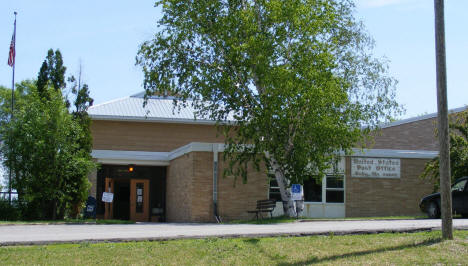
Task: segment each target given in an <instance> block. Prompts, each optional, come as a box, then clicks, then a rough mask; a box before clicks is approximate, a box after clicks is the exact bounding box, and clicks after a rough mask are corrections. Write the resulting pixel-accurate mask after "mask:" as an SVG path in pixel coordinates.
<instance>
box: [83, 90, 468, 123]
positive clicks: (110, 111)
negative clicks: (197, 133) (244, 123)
mask: <svg viewBox="0 0 468 266" xmlns="http://www.w3.org/2000/svg"><path fill="white" fill-rule="evenodd" d="M144 95H145V92H144V91H143V92H139V93H137V94H134V95H132V96H128V97H124V98H120V99H116V100H112V101H109V102H105V103H101V104H97V105H94V106H91V107H90V108H89V109H88V114H89V115H90V117H91V119H93V120H112V121H140V122H163V123H183V124H209V125H213V124H215V123H216V122H215V121H213V120H210V119H203V118H199V117H197V118H195V109H194V108H193V107H192V106H191V102H190V101H187V106H185V107H184V106H181V105H179V106H177V107H176V108H174V102H173V100H174V97H170V96H169V97H159V96H152V97H149V98H148V102H147V104H146V106H145V107H143V102H144V98H143V97H144ZM466 109H467V107H466V106H464V107H460V108H455V109H452V110H449V112H450V113H458V112H461V111H464V110H466ZM434 117H437V113H432V114H427V115H423V116H417V117H411V118H407V119H402V120H398V121H395V122H391V123H387V124H383V125H381V126H380V127H381V128H388V127H394V126H399V125H402V124H407V123H412V122H416V121H420V120H425V119H430V118H434ZM230 121H233V119H232V118H231V119H230Z"/></svg>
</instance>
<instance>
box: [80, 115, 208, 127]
mask: <svg viewBox="0 0 468 266" xmlns="http://www.w3.org/2000/svg"><path fill="white" fill-rule="evenodd" d="M89 117H91V119H92V120H108V121H121V122H122V121H123V122H125V121H127V122H132V121H135V122H158V123H176V124H195V125H215V124H216V121H214V120H205V119H181V118H162V117H144V116H114V115H89Z"/></svg>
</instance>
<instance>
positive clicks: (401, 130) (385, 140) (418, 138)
mask: <svg viewBox="0 0 468 266" xmlns="http://www.w3.org/2000/svg"><path fill="white" fill-rule="evenodd" d="M436 122H437V119H436V118H429V119H425V120H419V121H415V122H411V123H406V124H401V125H397V126H393V127H387V128H383V129H381V130H379V131H377V132H375V133H374V134H373V136H374V142H373V143H372V144H370V147H369V148H371V149H393V150H428V151H437V150H438V149H439V144H438V141H437V138H436V135H435V129H436V126H437V124H436Z"/></svg>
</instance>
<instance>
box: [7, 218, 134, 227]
mask: <svg viewBox="0 0 468 266" xmlns="http://www.w3.org/2000/svg"><path fill="white" fill-rule="evenodd" d="M134 223H135V222H133V221H126V220H99V219H96V220H94V219H65V220H55V221H54V220H51V221H0V226H1V225H17V224H134Z"/></svg>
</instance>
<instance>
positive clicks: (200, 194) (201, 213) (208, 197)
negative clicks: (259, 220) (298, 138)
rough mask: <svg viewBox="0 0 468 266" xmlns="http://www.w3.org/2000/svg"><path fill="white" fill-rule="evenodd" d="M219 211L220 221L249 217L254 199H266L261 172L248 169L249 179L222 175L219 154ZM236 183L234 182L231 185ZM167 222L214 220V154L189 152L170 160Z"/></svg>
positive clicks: (264, 177)
mask: <svg viewBox="0 0 468 266" xmlns="http://www.w3.org/2000/svg"><path fill="white" fill-rule="evenodd" d="M218 158H219V164H218V173H219V175H218V204H219V205H218V211H219V215H220V216H221V218H222V220H223V221H229V220H235V219H247V218H251V216H249V215H248V214H247V210H253V209H255V206H256V203H257V200H261V199H267V198H268V184H267V178H266V175H265V174H264V172H256V171H255V170H254V169H250V170H249V177H248V182H247V183H246V184H243V183H242V180H241V179H238V180H237V182H235V183H234V178H233V177H225V178H224V177H223V169H224V166H225V164H224V161H223V158H222V153H219V157H218ZM234 184H235V185H234ZM166 189H167V193H166V195H167V196H166V209H167V220H168V222H214V221H215V218H214V212H213V153H212V152H191V153H189V154H186V155H183V156H181V157H179V158H177V159H174V160H172V161H171V164H170V166H169V168H168V175H167V187H166Z"/></svg>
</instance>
